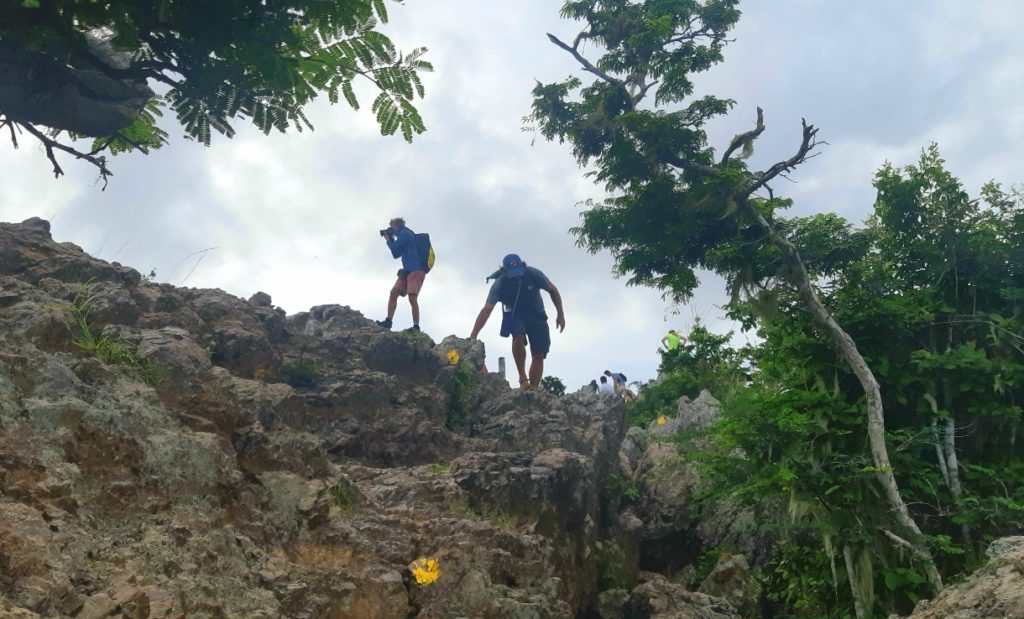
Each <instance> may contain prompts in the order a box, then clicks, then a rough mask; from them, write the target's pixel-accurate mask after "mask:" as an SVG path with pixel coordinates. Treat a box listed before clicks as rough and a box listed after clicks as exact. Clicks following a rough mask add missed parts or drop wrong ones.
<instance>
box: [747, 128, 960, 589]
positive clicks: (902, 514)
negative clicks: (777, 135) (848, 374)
mask: <svg viewBox="0 0 1024 619" xmlns="http://www.w3.org/2000/svg"><path fill="white" fill-rule="evenodd" d="M808 129H809V126H808V125H807V124H806V122H805V123H804V142H803V145H807V144H811V143H812V141H813V137H814V133H813V132H811V133H809V132H808ZM811 129H812V130H813V128H811ZM803 145H802V146H801V153H803V154H806V152H807V149H805V148H804V147H803ZM798 156H801V157H802V155H801V154H800V153H798ZM793 160H794V158H791V159H789V160H787V162H791V161H793ZM801 160H802V159H801ZM783 163H786V162H783ZM779 165H780V164H776V166H773V168H775V167H777V166H779ZM787 165H788V163H787ZM794 165H795V164H794ZM736 202H737V204H738V205H739V206H740V208H742V209H743V211H744V212H745V213H746V214H747V215H748V216H749V217H751V218H752V219H753V220H754V222H755V223H756V224H757V225H758V226H759V227H760V228H761V229H762V230H764V232H765V233H766V234H767V235H768V237H769V238H770V239H771V241H772V243H774V244H775V246H776V247H778V248H779V249H781V250H782V253H783V256H784V257H785V259H786V262H788V263H789V266H790V267H791V269H792V273H793V275H792V276H791V277H792V280H793V283H794V284H795V285H796V287H797V290H798V292H799V294H800V297H801V298H802V299H803V301H804V305H805V306H806V307H807V309H808V310H809V311H810V312H811V315H812V316H814V318H815V320H817V321H818V323H819V324H821V325H822V326H823V327H824V328H825V332H826V333H827V334H828V336H829V338H830V339H831V340H832V342H833V343H834V344H835V345H836V347H837V348H838V349H839V353H840V354H841V355H842V356H843V358H844V359H845V360H846V362H847V364H849V366H850V369H851V370H853V373H854V375H855V376H856V377H857V380H858V381H859V382H860V384H861V388H862V389H863V390H864V397H865V400H866V403H867V418H868V443H869V445H870V448H871V458H872V461H873V462H874V465H875V466H874V468H875V476H876V479H877V480H878V482H879V484H880V485H881V486H882V490H883V491H884V494H885V497H886V500H887V502H888V503H889V507H890V509H891V510H892V512H893V515H894V517H895V518H896V522H897V523H899V525H900V526H901V527H903V528H904V529H905V530H907V531H909V532H910V533H912V537H913V539H914V543H913V544H910V546H911V547H912V548H913V549H914V552H915V556H917V557H918V558H919V559H921V561H922V563H923V564H924V567H925V571H926V573H927V578H928V582H929V584H930V585H931V587H932V589H933V590H935V591H938V590H939V589H941V588H942V575H941V574H939V570H938V568H937V567H936V565H935V559H934V557H932V555H931V552H930V551H929V550H928V547H927V546H926V545H925V543H924V534H923V533H922V532H921V529H920V528H919V527H918V526H917V523H916V522H915V521H914V519H913V517H912V516H911V515H910V510H909V509H908V508H907V505H906V503H904V501H903V497H902V496H901V495H900V491H899V486H898V485H897V483H896V476H895V475H894V474H893V469H892V463H891V461H890V460H889V452H888V448H887V447H886V444H885V411H884V409H883V407H882V393H881V389H880V387H879V385H878V380H877V379H876V378H875V375H874V373H873V372H872V371H871V368H870V367H869V366H868V364H867V361H865V359H864V357H863V355H861V354H860V351H859V350H858V349H857V344H856V342H854V341H853V338H851V337H850V335H849V334H848V333H847V332H846V331H845V330H844V329H843V328H842V327H841V326H840V325H839V323H837V322H836V320H835V319H834V318H833V317H832V314H831V313H830V312H829V311H828V309H826V308H825V306H824V305H823V304H822V302H821V299H819V298H818V294H817V293H816V292H815V290H814V287H813V285H812V284H811V278H810V275H808V273H807V268H806V267H805V265H804V261H803V259H802V258H801V257H800V252H799V251H798V250H797V248H796V246H795V245H793V243H792V241H790V240H789V239H788V238H787V237H786V236H784V235H783V234H781V233H780V232H779V231H778V230H777V229H776V228H775V226H774V225H773V224H771V223H770V222H769V221H768V220H767V219H765V217H764V215H762V214H761V212H760V211H758V210H757V209H756V208H754V205H753V204H751V203H750V201H749V200H748V199H747V194H743V193H740V194H738V195H737V196H736ZM908 544H909V542H908Z"/></svg>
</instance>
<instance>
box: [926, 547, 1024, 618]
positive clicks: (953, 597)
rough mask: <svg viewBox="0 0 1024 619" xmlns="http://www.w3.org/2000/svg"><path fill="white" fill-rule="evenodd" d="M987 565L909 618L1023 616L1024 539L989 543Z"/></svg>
mask: <svg viewBox="0 0 1024 619" xmlns="http://www.w3.org/2000/svg"><path fill="white" fill-rule="evenodd" d="M986 554H987V555H988V558H989V561H988V563H987V564H986V565H985V566H984V567H982V568H981V569H979V570H978V571H977V572H975V573H974V574H971V575H970V576H969V577H968V578H967V579H966V580H965V581H964V582H962V583H959V584H956V585H952V586H949V587H946V588H945V589H944V590H943V591H942V592H941V593H939V595H938V596H936V597H935V599H934V600H924V601H922V602H920V603H919V604H918V605H917V608H915V609H914V612H913V614H911V615H910V618H911V619H1015V618H1017V617H1024V537H1006V538H1003V539H998V540H996V541H994V542H992V543H991V544H990V545H989V547H988V551H987V553H986Z"/></svg>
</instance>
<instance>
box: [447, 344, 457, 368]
mask: <svg viewBox="0 0 1024 619" xmlns="http://www.w3.org/2000/svg"><path fill="white" fill-rule="evenodd" d="M448 362H449V363H451V364H452V365H455V364H456V363H458V362H459V351H457V350H455V349H454V348H453V349H451V350H449V351H448Z"/></svg>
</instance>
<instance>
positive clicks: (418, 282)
mask: <svg viewBox="0 0 1024 619" xmlns="http://www.w3.org/2000/svg"><path fill="white" fill-rule="evenodd" d="M426 276H427V273H426V271H413V272H412V273H408V274H407V273H406V272H405V271H402V272H400V273H399V275H398V279H397V280H396V281H395V285H394V287H393V288H392V290H394V291H395V292H397V293H398V296H400V297H404V296H405V295H407V294H411V295H418V294H419V293H420V289H421V288H423V279H424V278H425V277H426Z"/></svg>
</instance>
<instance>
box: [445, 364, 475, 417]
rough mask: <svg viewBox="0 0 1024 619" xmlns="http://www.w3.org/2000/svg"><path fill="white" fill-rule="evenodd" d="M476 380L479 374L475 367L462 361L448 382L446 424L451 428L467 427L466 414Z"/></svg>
mask: <svg viewBox="0 0 1024 619" xmlns="http://www.w3.org/2000/svg"><path fill="white" fill-rule="evenodd" d="M476 382H477V376H476V372H475V371H474V370H473V367H472V366H470V365H469V364H468V363H465V362H462V361H460V362H459V364H458V365H457V366H455V371H454V372H453V373H452V378H451V381H450V382H449V383H448V411H447V415H446V416H445V421H444V425H445V427H446V428H448V429H449V430H453V431H458V430H461V429H463V428H464V427H465V425H466V415H468V414H469V409H470V395H471V394H472V392H473V388H474V387H475V386H476Z"/></svg>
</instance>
